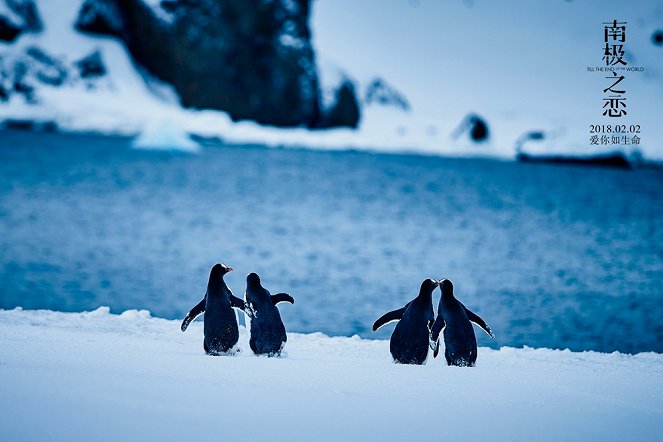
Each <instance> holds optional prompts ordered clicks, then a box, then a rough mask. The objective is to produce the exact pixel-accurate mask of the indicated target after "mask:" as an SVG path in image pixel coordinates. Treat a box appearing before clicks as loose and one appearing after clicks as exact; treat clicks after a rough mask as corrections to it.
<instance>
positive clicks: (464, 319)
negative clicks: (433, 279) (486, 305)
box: [430, 279, 495, 367]
mask: <svg viewBox="0 0 663 442" xmlns="http://www.w3.org/2000/svg"><path fill="white" fill-rule="evenodd" d="M438 285H439V287H440V290H441V291H442V294H441V295H440V303H439V304H438V307H437V318H436V319H435V323H434V324H433V327H432V329H431V335H430V347H431V349H432V350H433V357H437V354H438V352H439V350H440V332H441V331H442V330H444V332H443V333H444V357H445V358H446V360H447V365H455V366H458V367H474V365H475V363H476V361H477V339H476V336H475V335H474V328H473V327H472V323H475V324H476V325H478V326H479V327H481V328H482V329H483V330H484V331H485V332H486V333H487V334H488V336H490V337H491V338H493V339H495V335H494V334H493V331H492V330H491V329H490V327H488V325H487V324H486V322H485V321H484V320H483V319H481V318H480V317H479V315H477V314H476V313H473V312H472V311H471V310H469V309H468V308H467V307H465V306H464V305H463V304H462V303H461V302H460V301H459V300H457V299H456V298H455V297H454V286H453V284H452V283H451V281H449V280H448V279H441V280H440V281H439V282H438Z"/></svg>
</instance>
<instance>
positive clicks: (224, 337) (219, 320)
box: [181, 264, 245, 356]
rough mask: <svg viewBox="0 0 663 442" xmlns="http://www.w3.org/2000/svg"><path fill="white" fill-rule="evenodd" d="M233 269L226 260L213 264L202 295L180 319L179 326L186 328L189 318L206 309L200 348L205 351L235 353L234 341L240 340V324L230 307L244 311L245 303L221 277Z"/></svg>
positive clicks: (190, 319)
mask: <svg viewBox="0 0 663 442" xmlns="http://www.w3.org/2000/svg"><path fill="white" fill-rule="evenodd" d="M232 270H233V269H231V268H230V267H228V266H226V265H225V264H216V265H215V266H214V267H212V271H211V272H210V274H209V282H208V283H207V292H206V293H205V297H204V298H203V300H202V301H200V302H199V303H198V304H197V305H196V306H195V307H194V308H192V309H191V311H190V312H189V313H187V315H186V317H185V318H184V321H182V326H181V329H182V331H185V330H186V328H187V327H188V326H189V324H190V323H191V321H193V320H194V319H196V317H198V316H199V315H200V314H202V313H205V317H204V320H205V323H204V326H203V329H204V333H205V338H204V340H203V348H204V349H205V352H206V353H207V354H208V355H212V356H219V355H223V354H234V353H236V350H235V345H237V341H238V340H239V328H238V326H237V316H236V315H235V312H234V311H233V308H237V309H240V310H242V311H244V310H245V303H244V301H242V300H241V299H239V298H238V297H236V296H234V295H233V293H232V291H230V288H228V286H227V285H226V283H225V281H224V280H223V275H225V274H226V273H228V272H232Z"/></svg>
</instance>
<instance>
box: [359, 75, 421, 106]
mask: <svg viewBox="0 0 663 442" xmlns="http://www.w3.org/2000/svg"><path fill="white" fill-rule="evenodd" d="M364 101H365V103H366V104H373V103H375V104H380V105H383V106H394V107H397V108H399V109H401V110H404V111H406V112H407V111H409V110H410V103H409V102H408V101H407V98H405V95H403V94H402V93H401V92H399V91H398V90H396V88H394V87H393V86H391V85H389V84H387V82H386V81H385V80H384V79H382V78H376V79H374V80H373V81H371V83H370V84H369V85H368V87H367V88H366V94H365V97H364Z"/></svg>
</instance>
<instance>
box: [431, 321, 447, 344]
mask: <svg viewBox="0 0 663 442" xmlns="http://www.w3.org/2000/svg"><path fill="white" fill-rule="evenodd" d="M445 325H447V324H446V322H444V319H443V318H442V316H440V315H437V319H436V320H435V322H434V323H433V328H431V330H430V341H431V342H439V340H440V332H441V331H442V329H443V328H444V326H445ZM431 348H432V347H431ZM433 350H434V349H433Z"/></svg>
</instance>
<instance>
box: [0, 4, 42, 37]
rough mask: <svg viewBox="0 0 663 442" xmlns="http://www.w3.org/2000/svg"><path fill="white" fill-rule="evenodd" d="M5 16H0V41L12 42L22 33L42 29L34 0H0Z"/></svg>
mask: <svg viewBox="0 0 663 442" xmlns="http://www.w3.org/2000/svg"><path fill="white" fill-rule="evenodd" d="M0 2H3V3H4V4H5V6H6V10H7V11H8V13H7V14H2V15H0V40H3V41H14V40H15V39H16V38H17V37H18V36H19V35H20V34H21V33H23V32H38V31H40V30H41V29H42V25H41V20H40V19H39V14H38V13H37V6H36V5H35V2H34V0H0Z"/></svg>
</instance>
